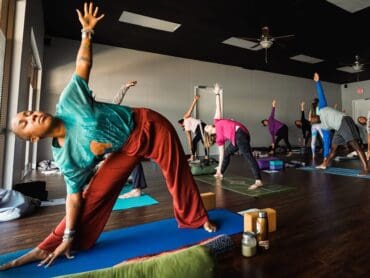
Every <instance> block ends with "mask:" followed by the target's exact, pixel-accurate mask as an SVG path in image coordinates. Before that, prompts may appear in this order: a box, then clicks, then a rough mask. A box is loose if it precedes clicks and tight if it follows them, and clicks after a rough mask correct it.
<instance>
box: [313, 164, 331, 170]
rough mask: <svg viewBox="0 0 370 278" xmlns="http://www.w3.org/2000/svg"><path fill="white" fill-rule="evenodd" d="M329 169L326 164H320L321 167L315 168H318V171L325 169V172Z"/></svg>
mask: <svg viewBox="0 0 370 278" xmlns="http://www.w3.org/2000/svg"><path fill="white" fill-rule="evenodd" d="M327 167H328V166H327V165H326V164H325V163H322V164H320V165H318V166H316V167H315V168H316V169H323V170H325V169H326V168H327Z"/></svg>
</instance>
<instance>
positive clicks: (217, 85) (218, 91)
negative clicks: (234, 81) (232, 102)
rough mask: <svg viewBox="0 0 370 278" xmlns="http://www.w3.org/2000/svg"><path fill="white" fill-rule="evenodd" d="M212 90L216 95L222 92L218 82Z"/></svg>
mask: <svg viewBox="0 0 370 278" xmlns="http://www.w3.org/2000/svg"><path fill="white" fill-rule="evenodd" d="M213 92H214V93H215V94H216V95H219V94H220V93H222V89H221V87H220V84H218V83H216V84H215V85H214V87H213Z"/></svg>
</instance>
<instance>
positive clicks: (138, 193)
mask: <svg viewBox="0 0 370 278" xmlns="http://www.w3.org/2000/svg"><path fill="white" fill-rule="evenodd" d="M140 196H141V189H140V188H134V189H132V190H131V191H130V192H127V193H125V194H122V195H119V196H118V198H120V199H128V198H134V197H140Z"/></svg>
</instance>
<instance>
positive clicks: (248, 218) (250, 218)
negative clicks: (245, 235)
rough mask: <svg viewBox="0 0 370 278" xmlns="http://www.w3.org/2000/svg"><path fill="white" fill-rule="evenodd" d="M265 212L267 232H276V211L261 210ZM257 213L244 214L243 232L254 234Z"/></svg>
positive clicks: (269, 209) (270, 209)
mask: <svg viewBox="0 0 370 278" xmlns="http://www.w3.org/2000/svg"><path fill="white" fill-rule="evenodd" d="M261 210H263V211H266V212H267V219H268V222H269V232H275V231H276V210H274V209H272V208H264V209H261ZM257 217H258V211H252V212H247V213H244V232H254V233H255V232H256V221H257Z"/></svg>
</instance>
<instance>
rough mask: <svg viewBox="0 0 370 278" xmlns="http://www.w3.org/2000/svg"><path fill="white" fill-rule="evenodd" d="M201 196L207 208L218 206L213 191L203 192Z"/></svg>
mask: <svg viewBox="0 0 370 278" xmlns="http://www.w3.org/2000/svg"><path fill="white" fill-rule="evenodd" d="M200 196H201V197H202V200H203V204H204V207H205V208H206V210H211V209H214V208H216V194H215V193H213V192H205V193H201V194H200Z"/></svg>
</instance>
